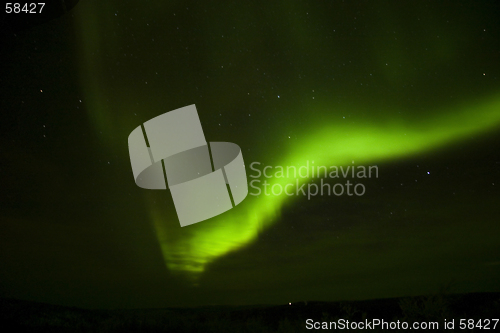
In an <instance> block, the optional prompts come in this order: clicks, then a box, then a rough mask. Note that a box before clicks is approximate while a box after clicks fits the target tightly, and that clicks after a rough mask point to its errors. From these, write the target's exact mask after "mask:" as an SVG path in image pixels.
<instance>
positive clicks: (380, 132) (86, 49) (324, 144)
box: [77, 4, 500, 279]
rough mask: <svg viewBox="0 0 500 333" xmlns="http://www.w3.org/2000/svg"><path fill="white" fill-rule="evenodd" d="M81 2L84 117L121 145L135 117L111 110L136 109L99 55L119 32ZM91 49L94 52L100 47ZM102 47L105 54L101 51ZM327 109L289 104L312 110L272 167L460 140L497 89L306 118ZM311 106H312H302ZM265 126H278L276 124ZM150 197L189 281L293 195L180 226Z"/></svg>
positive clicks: (167, 250) (160, 237) (484, 126)
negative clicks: (400, 114)
mask: <svg viewBox="0 0 500 333" xmlns="http://www.w3.org/2000/svg"><path fill="white" fill-rule="evenodd" d="M84 6H87V7H84ZM81 7H82V9H81V13H82V14H81V16H78V17H77V19H78V20H79V22H78V24H79V26H80V28H79V30H80V38H81V45H82V46H81V54H82V55H81V57H82V58H81V68H80V73H81V80H82V87H83V90H84V91H85V95H86V104H87V110H88V116H89V122H90V123H91V125H92V126H94V127H95V128H96V129H98V130H99V131H106V132H108V133H111V134H110V137H113V138H124V139H123V140H122V139H115V140H114V141H113V140H110V141H108V142H107V145H108V147H107V148H108V149H116V147H118V146H119V147H121V148H120V149H123V150H126V149H125V148H126V137H127V136H128V134H129V133H128V132H126V131H124V130H123V129H124V128H134V127H136V126H137V125H138V124H139V123H140V122H138V121H137V119H133V118H132V119H131V118H130V117H119V116H117V115H115V114H113V111H112V110H113V109H120V110H128V111H130V110H136V109H135V108H131V107H130V106H129V104H131V103H129V100H127V98H126V97H123V96H127V95H131V91H132V88H127V87H126V85H122V87H121V88H122V89H120V90H118V92H116V91H115V90H113V89H114V87H112V86H113V83H111V82H112V81H111V80H110V79H109V78H104V76H103V73H104V72H105V70H106V68H107V63H106V60H105V59H106V58H112V57H111V56H110V54H111V55H112V56H114V55H115V54H118V53H120V52H121V51H120V50H121V49H123V48H124V44H122V45H120V40H119V38H112V39H107V40H104V39H103V36H102V33H101V32H102V30H107V31H112V28H113V27H112V26H111V25H110V23H104V22H107V21H105V20H101V21H100V20H99V19H98V18H97V17H95V16H94V11H93V10H92V7H91V6H90V5H88V4H85V5H84V4H81ZM96 50H97V51H99V50H101V51H100V52H101V53H99V52H97V51H96ZM105 51H106V52H107V53H106V57H104V56H103V54H104V53H105ZM446 61H449V59H446ZM107 80H109V81H107ZM116 96H120V100H121V101H117V100H118V98H116ZM110 97H111V98H114V99H113V100H114V102H110V101H109V98H110ZM191 103H192V102H191ZM334 105H335V106H334ZM334 109H335V110H336V112H337V113H338V110H339V106H338V104H335V103H334V102H333V101H331V103H329V102H326V103H324V104H323V105H321V106H319V107H318V106H317V104H315V105H313V104H307V105H305V106H301V107H297V110H294V111H296V112H299V113H306V112H307V113H310V114H311V115H312V116H311V117H312V119H310V123H311V125H312V128H313V129H314V131H310V130H305V129H303V128H302V129H301V128H294V129H293V130H294V133H296V136H297V137H300V139H299V140H297V141H296V142H295V143H294V144H293V146H291V149H290V150H289V151H288V153H286V154H283V155H281V156H280V155H279V154H280V152H281V151H275V153H276V154H275V155H276V156H279V157H277V160H278V161H279V163H277V165H282V166H296V167H299V166H302V165H303V164H304V162H305V161H307V160H310V161H312V160H314V161H315V163H316V165H347V164H350V163H351V161H352V160H355V161H356V163H357V164H361V163H379V162H382V161H386V160H391V159H397V158H401V157H405V156H410V155H416V154H421V153H424V152H426V151H430V150H433V149H437V148H439V147H442V146H445V145H448V144H451V143H454V142H458V141H460V140H466V139H467V137H469V136H471V135H475V134H479V133H484V132H487V131H491V130H493V129H494V128H496V127H497V126H498V125H499V124H500V111H499V110H500V95H499V94H498V93H491V94H490V96H489V97H484V96H483V97H481V98H480V99H477V98H475V99H470V100H469V102H468V103H467V102H461V103H459V104H457V105H452V106H448V107H447V108H443V107H438V108H436V109H435V110H434V112H433V113H429V112H426V114H427V116H425V117H422V118H421V119H419V120H415V119H411V120H410V119H404V118H399V119H398V120H395V119H394V118H388V117H385V118H372V119H370V120H366V119H365V120H360V121H356V122H349V121H344V120H343V119H342V118H341V117H338V118H337V119H336V120H331V121H324V119H316V118H315V117H314V115H323V114H326V113H328V112H331V111H333V110H334ZM340 109H341V110H340V111H342V112H345V113H348V112H349V111H351V110H349V108H348V107H344V108H343V107H340ZM351 109H353V107H352V106H351ZM311 110H313V111H314V112H310V111H311ZM367 110H368V111H372V113H376V112H377V111H380V110H376V109H374V110H370V108H368V109H367ZM401 111H403V110H401ZM273 126H274V127H276V128H279V124H273ZM282 134H283V136H285V134H284V133H282ZM236 143H238V142H236ZM122 146H123V147H122ZM270 146H271V147H272V145H270ZM243 158H244V160H245V164H246V166H247V176H248V166H249V165H250V163H251V162H253V161H248V160H246V159H245V154H243ZM131 179H132V177H131ZM249 180H251V179H249ZM289 181H290V180H289V179H286V178H273V179H272V180H271V181H270V185H271V186H272V185H274V184H280V185H285V184H286V183H288V182H289ZM301 181H302V182H307V181H309V180H308V179H301ZM150 195H151V194H150V193H148V191H144V200H145V202H146V206H147V207H148V212H149V218H150V220H151V221H152V223H153V225H154V227H155V230H156V237H157V241H158V244H159V246H160V248H161V252H162V255H163V258H164V260H165V264H166V266H167V267H168V269H169V270H170V271H172V272H178V273H183V274H187V275H188V276H189V277H192V278H194V279H196V278H197V277H199V276H200V275H201V273H203V272H204V271H205V270H206V268H207V266H208V265H209V264H210V263H212V262H214V261H215V260H216V259H217V258H220V257H221V256H224V255H226V254H228V253H230V252H232V251H236V250H238V249H241V248H243V247H245V246H248V245H250V244H251V243H252V242H253V241H254V240H256V238H257V237H258V235H259V233H260V232H261V231H262V230H265V229H266V228H267V227H269V226H271V225H272V224H273V223H275V222H276V221H277V220H278V218H279V216H280V209H281V207H283V205H284V204H285V203H287V202H290V201H291V200H296V199H297V198H295V197H289V196H286V195H279V196H273V195H271V196H259V197H252V196H249V197H247V199H245V200H244V201H243V202H242V203H241V204H239V205H238V206H237V207H236V208H234V209H232V210H230V211H228V212H226V213H224V214H222V215H219V216H217V217H214V218H212V219H210V220H209V221H204V222H202V223H197V224H195V225H192V226H189V227H186V228H180V227H179V225H178V221H176V220H175V219H172V217H171V216H167V214H165V212H164V211H163V210H161V209H159V208H158V206H155V205H152V203H151V200H150Z"/></svg>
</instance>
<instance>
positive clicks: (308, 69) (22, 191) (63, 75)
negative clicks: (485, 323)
mask: <svg viewBox="0 0 500 333" xmlns="http://www.w3.org/2000/svg"><path fill="white" fill-rule="evenodd" d="M499 9H500V8H499V4H498V3H497V2H496V1H457V2H453V3H451V2H443V3H436V2H434V1H419V2H414V3H408V2H405V3H404V5H403V3H401V2H388V1H379V2H376V3H375V2H343V1H274V2H269V1H263V0H262V1H252V2H236V1H235V2H230V1H225V2H220V3H204V2H199V1H169V2H164V1H128V2H123V1H107V2H105V3H103V2H100V1H94V0H87V1H80V2H79V3H78V4H76V6H74V8H72V9H71V10H69V11H67V12H66V13H65V14H63V15H62V16H60V17H58V18H55V19H52V20H50V21H48V22H45V23H43V24H38V25H35V26H32V27H27V28H26V27H25V28H24V29H21V28H16V29H5V30H4V31H3V32H2V33H1V36H0V37H1V43H2V45H4V46H2V49H1V50H0V56H1V65H0V84H1V87H2V89H1V92H0V108H1V115H0V117H1V122H0V126H1V130H0V147H1V150H0V171H1V184H2V186H1V189H0V197H1V198H2V199H1V200H0V267H2V269H1V270H0V296H2V297H13V298H20V299H28V300H36V301H42V302H49V303H54V304H63V305H72V306H81V307H88V308H146V307H147V308H151V307H176V306H189V307H192V306H200V305H215V304H218V305H226V304H228V305H245V304H286V303H288V302H295V301H302V300H321V301H335V300H345V299H372V298H382V297H398V296H409V295H422V294H427V293H433V292H437V291H439V290H440V289H443V288H447V289H448V290H449V291H451V292H473V291H500V289H499V284H498V281H499V279H500V242H499V237H498V234H499V232H500V225H499V221H500V219H499V217H500V206H499V205H498V200H499V187H500V179H499V175H500V171H499V170H500V155H499V153H498V147H499V146H500V145H499V143H500V135H499V134H498V129H499V128H500V79H499V78H500V61H499V60H500V59H499V58H500V38H499V37H500V25H499V23H498V22H500V20H499V17H498V14H497V13H499V12H500V10H499ZM191 104H196V107H197V110H198V114H199V117H200V121H201V124H202V126H203V131H204V134H205V137H206V139H207V141H227V142H234V143H236V144H238V145H239V146H240V148H241V150H242V153H243V159H244V161H245V166H246V171H247V177H248V181H249V182H250V181H252V180H257V181H258V182H257V183H254V184H262V183H263V181H267V182H268V183H269V186H270V187H269V190H268V192H270V188H272V186H275V188H276V189H278V188H280V187H284V186H286V185H287V184H289V183H293V184H295V185H293V186H292V187H290V188H293V190H292V192H294V193H297V192H295V191H296V189H297V187H300V186H302V185H304V186H305V188H306V191H307V188H308V187H314V186H320V185H321V184H324V183H327V184H329V185H330V186H335V184H341V185H342V184H345V183H346V181H350V182H351V183H353V184H357V183H361V184H362V185H363V188H364V193H363V195H351V196H349V195H346V194H343V195H314V196H310V197H308V196H307V195H305V196H304V195H293V196H288V195H285V194H283V193H282V194H273V193H270V195H265V194H263V193H261V195H253V194H249V195H248V197H247V198H246V199H245V200H244V201H243V202H242V203H241V204H240V205H238V206H237V207H235V208H234V209H232V210H230V211H228V212H226V213H224V214H222V215H219V216H217V217H214V218H212V219H209V220H207V221H204V222H201V223H197V224H195V225H191V226H188V227H183V228H181V227H180V225H179V220H178V218H177V214H176V212H175V208H174V206H173V201H172V196H171V194H170V192H169V191H159V190H145V189H142V188H139V187H138V186H136V184H135V182H134V178H133V175H132V169H131V164H130V158H129V154H128V146H127V138H128V135H129V134H130V132H131V131H132V130H133V129H135V128H136V127H137V126H139V125H140V124H142V123H144V122H145V121H147V120H149V119H151V118H154V117H156V116H158V115H160V114H163V113H165V112H168V111H171V110H175V109H178V108H181V107H184V106H187V105H191ZM254 162H258V163H260V164H254V168H253V169H252V168H251V167H250V165H251V164H252V163H254ZM313 164H314V165H315V166H326V167H330V166H338V167H339V168H340V167H343V168H347V167H348V166H349V167H351V168H352V167H355V166H356V167H362V166H366V167H368V166H376V167H377V170H378V177H371V178H358V177H347V178H343V177H340V178H332V177H327V178H326V179H323V180H321V179H319V178H318V177H312V176H310V177H300V179H298V178H297V179H296V178H294V177H276V174H275V172H276V166H283V167H284V168H286V167H287V166H295V167H296V168H297V169H298V168H300V167H301V166H304V165H308V168H309V169H307V170H309V171H312V170H313V169H314V168H315V167H313ZM265 166H270V167H272V168H270V169H268V170H269V171H272V172H271V175H272V177H271V178H265V177H264V176H263V175H261V176H260V177H258V172H257V171H255V170H254V169H258V170H260V171H262V170H263V168H264V167H265ZM259 182H260V183H259ZM322 182H323V183H322ZM259 187H261V189H262V190H263V189H264V188H263V187H262V186H259ZM249 191H250V193H256V190H255V189H253V188H249Z"/></svg>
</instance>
